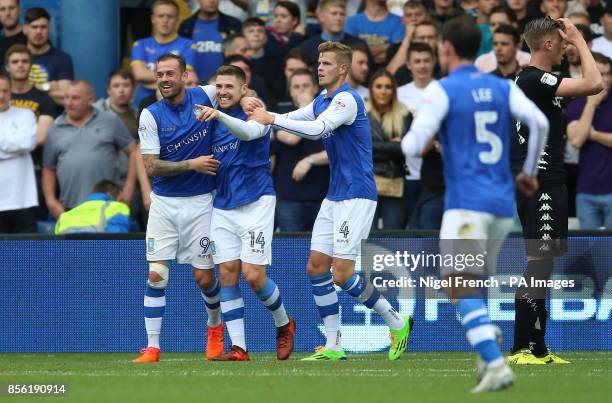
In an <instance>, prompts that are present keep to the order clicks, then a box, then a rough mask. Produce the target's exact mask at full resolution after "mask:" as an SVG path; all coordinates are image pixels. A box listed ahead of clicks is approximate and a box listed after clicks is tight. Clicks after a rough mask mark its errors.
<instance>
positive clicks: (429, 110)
mask: <svg viewBox="0 0 612 403" xmlns="http://www.w3.org/2000/svg"><path fill="white" fill-rule="evenodd" d="M447 113H448V96H447V95H446V92H444V89H443V88H442V86H441V85H440V84H439V83H438V82H432V83H431V84H430V85H429V86H427V89H426V90H425V93H424V94H423V102H422V103H421V107H420V108H419V110H418V113H417V114H416V118H415V119H414V120H413V121H412V125H411V126H410V130H409V131H408V133H407V134H406V135H405V136H404V138H403V139H402V152H403V153H404V155H405V156H406V157H420V156H421V155H423V152H424V151H425V150H426V149H427V148H428V146H429V144H430V142H431V139H432V138H433V137H434V136H435V134H436V133H437V132H438V130H439V129H440V124H441V123H442V121H443V120H444V118H445V117H446V114H447Z"/></svg>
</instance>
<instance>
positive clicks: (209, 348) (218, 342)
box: [206, 323, 224, 361]
mask: <svg viewBox="0 0 612 403" xmlns="http://www.w3.org/2000/svg"><path fill="white" fill-rule="evenodd" d="M223 329H224V326H223V323H221V324H220V325H219V326H216V327H212V326H208V337H207V340H206V359H207V360H208V361H211V360H212V359H213V358H215V357H217V356H220V355H221V354H223Z"/></svg>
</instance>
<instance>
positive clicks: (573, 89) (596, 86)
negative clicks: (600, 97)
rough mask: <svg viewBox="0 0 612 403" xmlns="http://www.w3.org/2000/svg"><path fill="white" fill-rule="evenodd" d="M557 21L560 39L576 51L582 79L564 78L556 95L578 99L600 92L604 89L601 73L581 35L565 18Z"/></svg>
mask: <svg viewBox="0 0 612 403" xmlns="http://www.w3.org/2000/svg"><path fill="white" fill-rule="evenodd" d="M558 21H559V23H560V24H561V27H562V29H560V30H559V34H560V35H561V37H562V38H563V39H564V40H566V41H567V42H569V43H571V44H572V45H574V46H576V48H577V49H578V53H579V55H580V68H581V70H582V77H580V78H564V79H563V80H562V81H561V83H560V84H559V87H558V88H557V92H556V95H557V96H560V97H579V96H584V95H595V94H597V93H599V92H601V91H602V90H603V89H604V85H603V80H602V78H601V73H600V72H599V69H597V65H596V64H595V59H593V55H592V54H591V49H589V46H588V45H587V43H586V42H585V40H584V38H583V37H582V34H581V33H580V31H578V29H577V28H576V26H575V25H574V24H572V23H571V21H570V20H568V19H567V18H559V20H558Z"/></svg>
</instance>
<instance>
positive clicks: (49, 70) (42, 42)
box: [23, 7, 74, 106]
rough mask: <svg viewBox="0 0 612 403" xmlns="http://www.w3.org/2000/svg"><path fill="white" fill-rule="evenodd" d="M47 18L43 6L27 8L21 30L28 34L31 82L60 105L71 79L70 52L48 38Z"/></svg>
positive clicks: (47, 15) (48, 19) (72, 72)
mask: <svg viewBox="0 0 612 403" xmlns="http://www.w3.org/2000/svg"><path fill="white" fill-rule="evenodd" d="M50 19H51V17H50V16H49V13H48V12H47V10H45V9H44V8H41V7H33V8H30V9H28V10H27V11H26V14H25V22H26V23H25V25H24V27H23V33H24V34H25V36H26V37H27V38H28V44H27V46H28V49H30V52H32V56H33V58H32V69H31V70H30V82H32V83H33V84H34V85H35V86H36V88H38V89H39V90H42V91H47V92H48V93H49V96H50V97H51V98H52V99H53V102H55V103H56V104H57V105H60V106H62V105H63V103H64V96H65V95H66V90H67V89H68V85H69V84H70V80H72V79H74V70H73V67H72V59H71V58H70V55H68V53H66V52H62V51H61V50H59V49H57V48H54V47H53V46H51V43H50V42H49V31H50V28H49V21H50Z"/></svg>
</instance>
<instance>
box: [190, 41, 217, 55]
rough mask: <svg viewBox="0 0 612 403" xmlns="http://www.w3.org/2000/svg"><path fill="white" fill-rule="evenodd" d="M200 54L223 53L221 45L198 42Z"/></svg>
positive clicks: (210, 42)
mask: <svg viewBox="0 0 612 403" xmlns="http://www.w3.org/2000/svg"><path fill="white" fill-rule="evenodd" d="M195 50H196V52H198V53H209V52H210V53H221V44H220V43H217V42H215V41H198V42H196V43H195Z"/></svg>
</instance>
